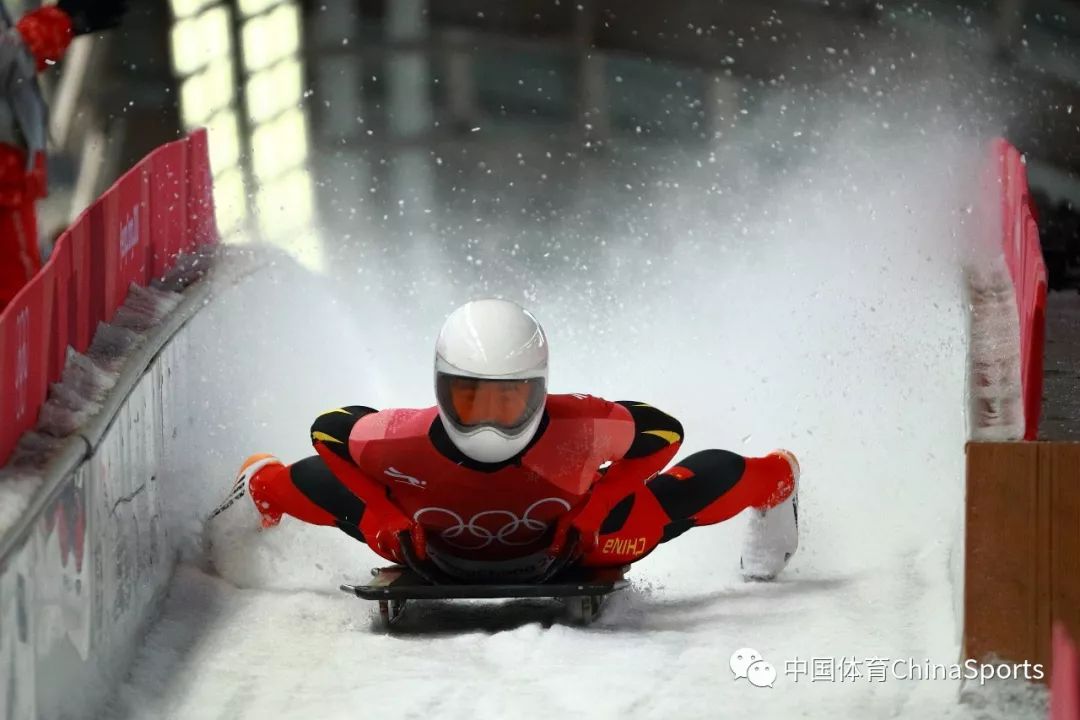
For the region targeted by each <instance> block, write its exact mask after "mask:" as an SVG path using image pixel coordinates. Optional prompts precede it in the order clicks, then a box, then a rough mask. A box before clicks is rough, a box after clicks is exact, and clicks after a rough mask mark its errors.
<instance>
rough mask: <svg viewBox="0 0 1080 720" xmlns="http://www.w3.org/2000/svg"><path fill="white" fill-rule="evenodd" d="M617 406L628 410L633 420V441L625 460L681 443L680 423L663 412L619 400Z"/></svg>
mask: <svg viewBox="0 0 1080 720" xmlns="http://www.w3.org/2000/svg"><path fill="white" fill-rule="evenodd" d="M619 405H622V406H623V407H624V408H626V409H627V410H629V411H630V417H632V418H633V419H634V441H633V442H632V443H631V444H630V449H629V450H627V451H626V455H625V456H624V457H625V458H626V459H628V460H632V459H634V458H639V457H645V456H646V455H652V454H653V453H655V452H659V451H660V450H663V449H664V448H666V447H667V446H668V445H671V444H673V443H678V442H682V439H683V426H682V423H680V422H679V421H678V420H676V419H675V418H673V417H671V416H670V415H668V414H667V413H666V412H664V411H663V410H657V409H656V408H654V407H653V406H652V405H647V404H645V403H642V402H635V401H633V400H619Z"/></svg>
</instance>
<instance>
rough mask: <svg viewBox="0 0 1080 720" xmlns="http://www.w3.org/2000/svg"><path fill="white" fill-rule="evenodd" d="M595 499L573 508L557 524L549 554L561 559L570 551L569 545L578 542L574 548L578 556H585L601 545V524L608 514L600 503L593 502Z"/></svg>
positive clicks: (587, 499) (589, 499)
mask: <svg viewBox="0 0 1080 720" xmlns="http://www.w3.org/2000/svg"><path fill="white" fill-rule="evenodd" d="M593 500H594V499H593V498H591V497H589V498H586V499H585V501H584V502H582V503H579V504H578V506H577V507H575V508H571V509H570V511H569V512H567V513H566V514H565V515H563V516H562V517H561V518H559V520H558V521H557V522H556V523H555V536H554V538H552V541H551V545H550V546H548V554H549V555H551V556H552V557H559V556H560V555H562V554H563V553H564V552H567V551H569V550H570V548H568V547H567V544H568V543H570V542H576V543H577V547H576V548H573V552H574V554H575V555H576V556H580V555H584V554H586V553H589V552H592V551H593V550H595V549H596V546H597V545H599V544H600V524H601V523H602V522H603V521H604V517H606V516H607V513H606V512H605V511H603V509H602V508H601V507H600V503H597V502H593Z"/></svg>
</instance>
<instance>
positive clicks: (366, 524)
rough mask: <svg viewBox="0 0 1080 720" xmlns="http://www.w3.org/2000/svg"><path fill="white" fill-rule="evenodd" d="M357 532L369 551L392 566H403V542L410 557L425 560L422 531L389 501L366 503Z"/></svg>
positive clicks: (425, 548)
mask: <svg viewBox="0 0 1080 720" xmlns="http://www.w3.org/2000/svg"><path fill="white" fill-rule="evenodd" d="M360 532H361V533H362V534H363V536H364V539H365V540H366V541H367V543H368V545H369V546H370V547H371V549H372V550H374V551H375V552H377V553H378V554H379V555H382V556H383V557H385V558H387V559H390V560H393V561H394V562H399V563H404V562H406V560H405V554H404V551H403V549H402V547H401V543H402V538H405V539H406V540H405V542H408V543H410V545H411V548H410V549H411V550H412V553H413V555H414V556H415V557H416V558H417V559H419V560H426V559H427V537H426V536H425V534H424V529H423V528H422V527H420V526H419V525H417V524H416V523H415V522H413V521H412V520H410V519H409V518H408V517H406V516H405V514H404V513H403V512H401V511H400V510H398V509H397V507H395V506H394V505H393V504H391V503H390V502H389V501H388V500H379V501H376V502H368V503H367V504H366V507H365V508H364V514H363V515H362V516H361V517H360Z"/></svg>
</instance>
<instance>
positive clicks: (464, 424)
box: [435, 373, 546, 433]
mask: <svg viewBox="0 0 1080 720" xmlns="http://www.w3.org/2000/svg"><path fill="white" fill-rule="evenodd" d="M435 393H436V396H437V397H438V399H439V406H440V407H442V409H443V412H445V413H446V414H447V416H448V417H449V418H450V421H451V422H453V423H454V424H455V425H456V426H457V427H458V428H460V429H462V430H467V429H470V428H475V427H494V428H498V429H499V430H503V431H505V432H508V433H514V432H516V431H518V430H521V429H522V428H523V427H525V426H526V425H527V424H528V423H529V421H530V420H532V419H533V418H534V417H535V416H536V413H537V411H538V410H539V409H540V407H541V406H542V405H543V404H544V395H545V394H546V390H545V383H544V380H543V378H524V379H516V380H486V379H481V378H473V377H463V376H461V375H449V374H446V373H439V374H438V376H437V378H436V381H435Z"/></svg>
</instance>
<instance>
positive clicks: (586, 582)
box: [341, 543, 627, 626]
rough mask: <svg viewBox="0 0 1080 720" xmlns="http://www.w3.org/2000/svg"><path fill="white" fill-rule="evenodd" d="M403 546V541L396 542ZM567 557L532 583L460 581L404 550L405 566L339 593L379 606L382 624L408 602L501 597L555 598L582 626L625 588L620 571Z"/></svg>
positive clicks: (391, 620)
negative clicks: (569, 563)
mask: <svg viewBox="0 0 1080 720" xmlns="http://www.w3.org/2000/svg"><path fill="white" fill-rule="evenodd" d="M402 547H403V548H406V549H407V548H409V547H410V544H409V543H402ZM569 557H570V554H569V553H568V554H567V555H564V556H563V557H562V558H560V559H559V560H557V561H556V562H555V563H554V564H553V566H552V568H551V569H549V571H548V573H547V576H546V577H545V578H542V579H540V580H538V581H536V582H532V583H462V582H460V581H456V580H454V579H452V578H449V577H447V576H445V575H443V574H441V573H440V572H439V571H438V570H437V569H436V568H434V567H432V566H431V565H430V564H428V563H422V562H420V561H418V560H417V559H416V558H415V557H414V556H413V555H412V553H411V552H408V551H407V550H406V552H405V559H406V561H407V563H408V566H404V565H393V566H391V567H385V568H377V569H373V570H372V571H371V574H372V581H371V582H370V583H368V584H366V585H342V586H341V589H342V590H344V591H345V592H347V593H351V594H353V595H356V597H358V598H361V599H362V600H372V601H375V602H378V603H379V615H380V617H381V619H382V622H383V623H384V624H385V625H387V626H390V625H393V624H394V623H395V622H396V621H397V620H398V619H399V618H400V617H401V614H402V612H403V611H404V610H405V606H406V604H407V603H408V601H410V600H465V599H481V600H494V599H505V598H555V599H561V600H564V601H565V603H566V607H567V613H568V615H569V617H570V619H571V620H572V621H574V622H577V623H580V624H583V625H587V624H589V623H591V622H592V621H593V620H595V619H596V618H597V617H599V615H600V610H601V607H602V605H603V602H604V600H605V599H606V598H607V596H608V595H610V594H611V593H613V592H615V591H617V590H621V589H622V588H624V587H626V584H627V582H626V579H625V578H624V577H623V575H624V573H625V571H626V568H596V569H594V568H576V567H571V568H567V567H565V564H566V561H567V558H569Z"/></svg>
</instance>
